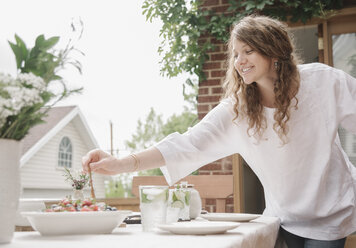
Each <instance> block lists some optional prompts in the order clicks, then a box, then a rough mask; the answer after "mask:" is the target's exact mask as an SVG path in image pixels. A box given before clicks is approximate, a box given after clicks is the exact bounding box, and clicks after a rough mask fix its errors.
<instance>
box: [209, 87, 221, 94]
mask: <svg viewBox="0 0 356 248" xmlns="http://www.w3.org/2000/svg"><path fill="white" fill-rule="evenodd" d="M211 93H212V94H222V93H223V89H222V88H221V87H215V88H212V92H211Z"/></svg>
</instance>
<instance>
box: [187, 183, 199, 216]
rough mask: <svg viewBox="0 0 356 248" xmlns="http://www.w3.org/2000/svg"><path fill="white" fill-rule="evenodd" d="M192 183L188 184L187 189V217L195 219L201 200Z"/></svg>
mask: <svg viewBox="0 0 356 248" xmlns="http://www.w3.org/2000/svg"><path fill="white" fill-rule="evenodd" d="M193 186H194V185H193V184H188V189H189V190H190V206H189V217H190V219H195V218H197V217H198V216H199V215H200V212H201V207H202V202H201V198H200V194H199V192H198V191H197V190H196V189H194V188H193Z"/></svg>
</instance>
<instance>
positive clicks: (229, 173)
mask: <svg viewBox="0 0 356 248" xmlns="http://www.w3.org/2000/svg"><path fill="white" fill-rule="evenodd" d="M212 173H213V175H232V171H213V172H212Z"/></svg>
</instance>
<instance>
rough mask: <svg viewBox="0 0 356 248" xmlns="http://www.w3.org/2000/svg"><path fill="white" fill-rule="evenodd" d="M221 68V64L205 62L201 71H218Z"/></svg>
mask: <svg viewBox="0 0 356 248" xmlns="http://www.w3.org/2000/svg"><path fill="white" fill-rule="evenodd" d="M220 68H221V62H205V63H204V65H203V69H204V70H207V69H220Z"/></svg>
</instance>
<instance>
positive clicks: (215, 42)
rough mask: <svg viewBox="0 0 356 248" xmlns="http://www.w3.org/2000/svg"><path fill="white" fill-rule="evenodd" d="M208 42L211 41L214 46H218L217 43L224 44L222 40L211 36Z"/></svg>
mask: <svg viewBox="0 0 356 248" xmlns="http://www.w3.org/2000/svg"><path fill="white" fill-rule="evenodd" d="M210 42H211V43H212V44H214V45H216V46H218V45H221V46H223V45H224V42H223V41H221V40H217V39H216V38H211V39H210Z"/></svg>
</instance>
